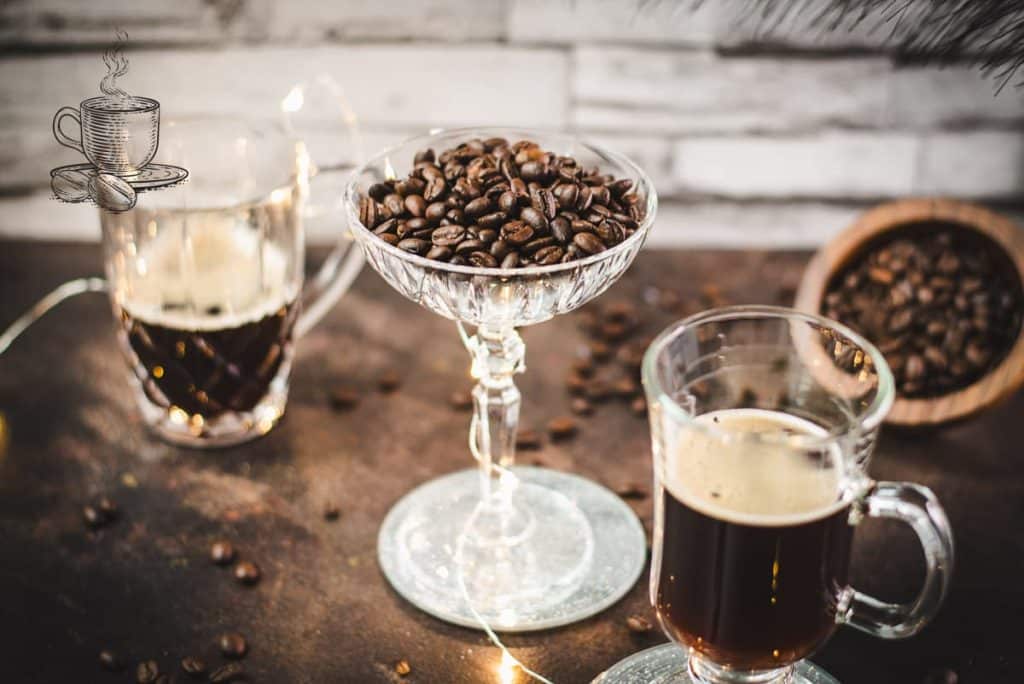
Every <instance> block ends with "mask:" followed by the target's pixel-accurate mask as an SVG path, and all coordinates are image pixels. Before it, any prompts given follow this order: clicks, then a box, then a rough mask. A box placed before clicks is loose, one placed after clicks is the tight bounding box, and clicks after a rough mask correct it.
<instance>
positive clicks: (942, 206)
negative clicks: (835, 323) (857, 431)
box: [795, 197, 1024, 425]
mask: <svg viewBox="0 0 1024 684" xmlns="http://www.w3.org/2000/svg"><path fill="white" fill-rule="evenodd" d="M927 220H943V221H949V222H952V223H957V224H959V225H961V226H963V227H964V228H967V229H970V230H974V231H976V232H978V233H981V234H982V235H985V236H987V237H989V238H991V239H992V240H994V241H995V242H996V243H997V244H998V245H999V246H1000V247H1002V248H1003V249H1004V250H1005V251H1006V254H1007V256H1009V258H1010V261H1011V262H1012V263H1013V265H1014V267H1015V268H1016V269H1017V277H1018V278H1019V279H1020V282H1021V285H1022V287H1024V231H1022V230H1021V229H1020V228H1019V227H1018V226H1017V224H1016V223H1014V222H1013V221H1011V220H1010V219H1009V218H1007V217H1005V216H1002V215H1001V214H997V213H996V212H994V211H991V210H989V209H986V208H984V207H981V206H978V205H977V204H972V203H970V202H963V201H960V200H952V199H946V198H932V197H919V198H910V199H903V200H896V201H893V202H886V203H884V204H881V205H879V206H877V207H875V208H873V209H870V210H868V211H867V212H865V213H864V214H863V215H861V216H860V218H858V219H857V220H856V221H855V222H854V223H853V225H851V226H850V227H849V228H847V229H846V230H844V231H843V232H842V233H840V234H839V235H837V236H836V237H835V238H833V239H832V240H830V241H829V242H828V243H827V244H826V245H824V246H823V247H822V248H821V249H819V250H818V252H817V253H816V254H815V255H814V257H813V258H812V259H811V261H810V263H808V265H807V268H806V269H805V270H804V274H803V277H802V278H801V280H800V287H799V288H798V290H797V295H796V302H795V306H796V308H797V309H799V310H801V311H806V312H809V313H820V310H821V300H822V297H823V296H824V294H825V288H826V286H827V285H828V281H829V280H830V279H831V277H832V274H833V273H835V271H836V270H838V269H839V268H841V267H842V266H843V265H845V264H846V263H847V262H848V261H849V260H850V259H851V258H852V257H853V256H854V255H856V254H857V253H858V251H859V250H860V248H861V247H863V245H864V243H865V242H866V241H868V240H871V239H873V238H875V237H877V236H879V235H882V234H884V233H887V232H890V231H893V230H896V229H898V228H899V227H901V226H904V225H906V224H907V223H916V222H919V221H927ZM1022 384H1024V326H1022V329H1021V332H1020V333H1018V335H1017V341H1016V342H1015V343H1014V344H1013V346H1012V347H1011V348H1010V351H1009V352H1008V353H1007V355H1006V357H1005V358H1004V359H1003V360H1002V361H1001V362H1000V363H999V365H997V366H996V367H995V368H992V369H991V370H990V371H989V372H988V373H986V374H985V375H983V376H982V377H980V378H978V379H977V380H975V381H974V382H973V383H971V384H970V385H968V386H967V387H964V388H962V389H959V390H957V391H955V392H951V393H950V394H946V395H943V396H939V397H930V398H927V399H905V398H902V397H900V396H898V395H897V397H896V401H895V402H894V403H893V407H892V411H891V412H890V413H889V416H888V418H887V419H886V422H887V423H891V424H896V425H935V424H938V423H944V422H947V421H953V420H959V419H962V418H966V417H968V416H970V415H972V414H974V413H976V412H978V411H980V410H982V409H984V408H987V407H989V406H991V405H993V404H995V403H998V402H999V401H1001V400H1002V399H1005V398H1006V397H1008V396H1009V395H1011V394H1013V393H1014V392H1016V391H1017V390H1018V389H1019V388H1020V387H1021V385H1022Z"/></svg>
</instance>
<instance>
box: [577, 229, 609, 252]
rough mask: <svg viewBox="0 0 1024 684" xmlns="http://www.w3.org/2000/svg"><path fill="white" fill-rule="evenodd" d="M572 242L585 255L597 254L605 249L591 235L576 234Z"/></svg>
mask: <svg viewBox="0 0 1024 684" xmlns="http://www.w3.org/2000/svg"><path fill="white" fill-rule="evenodd" d="M572 241H573V244H575V245H576V246H577V247H579V248H580V249H582V250H583V251H584V252H586V253H587V254H598V253H599V252H603V251H605V250H606V249H607V247H605V246H604V243H602V242H601V240H599V239H598V238H597V237H596V236H595V235H594V234H593V233H576V234H575V235H573V236H572Z"/></svg>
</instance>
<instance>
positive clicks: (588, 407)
mask: <svg viewBox="0 0 1024 684" xmlns="http://www.w3.org/2000/svg"><path fill="white" fill-rule="evenodd" d="M569 410H570V411H572V412H573V413H575V414H576V415H578V416H589V415H590V414H591V413H593V412H594V405H593V404H591V403H590V402H589V401H587V400H586V399H584V398H583V397H576V398H575V399H573V400H572V401H570V402H569Z"/></svg>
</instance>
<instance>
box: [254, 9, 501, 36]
mask: <svg viewBox="0 0 1024 684" xmlns="http://www.w3.org/2000/svg"><path fill="white" fill-rule="evenodd" d="M267 33H268V35H269V37H270V38H271V39H272V40H299V39H301V40H307V39H313V40H316V39H320V38H324V37H327V38H328V39H331V40H345V39H357V40H370V39H374V40H398V39H429V40H435V41H458V40H496V39H500V38H502V37H504V34H505V7H504V3H503V2H500V1H497V0H485V1H483V2H479V1H477V0H390V1H389V2H386V3H385V2H366V0H302V1H301V2H283V1H280V0H279V1H277V2H273V3H272V7H271V12H270V19H269V21H268V23H267Z"/></svg>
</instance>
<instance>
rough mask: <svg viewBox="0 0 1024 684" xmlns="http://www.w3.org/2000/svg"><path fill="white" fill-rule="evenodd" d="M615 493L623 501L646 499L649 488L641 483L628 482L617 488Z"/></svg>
mask: <svg viewBox="0 0 1024 684" xmlns="http://www.w3.org/2000/svg"><path fill="white" fill-rule="evenodd" d="M615 493H616V494H618V495H619V496H621V497H622V498H623V499H646V498H647V494H648V493H647V487H644V486H643V485H642V484H640V483H639V482H627V483H626V484H623V485H619V486H618V487H616V488H615Z"/></svg>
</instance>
